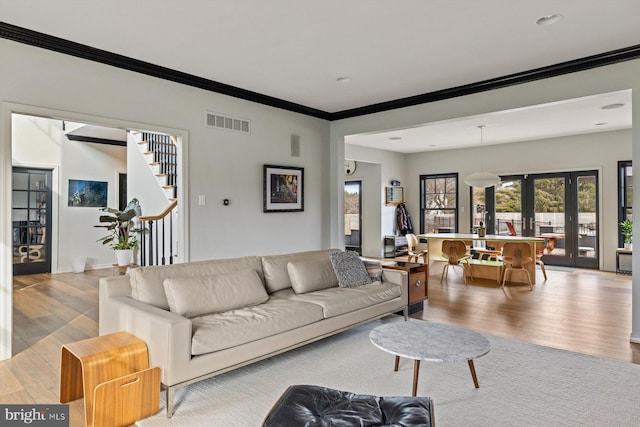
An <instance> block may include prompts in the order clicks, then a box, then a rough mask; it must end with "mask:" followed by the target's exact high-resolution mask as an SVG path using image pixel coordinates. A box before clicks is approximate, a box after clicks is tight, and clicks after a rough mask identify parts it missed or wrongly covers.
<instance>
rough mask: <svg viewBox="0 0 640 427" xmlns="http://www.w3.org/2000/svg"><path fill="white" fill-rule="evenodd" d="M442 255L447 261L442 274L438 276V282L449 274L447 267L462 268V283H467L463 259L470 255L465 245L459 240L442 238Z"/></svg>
mask: <svg viewBox="0 0 640 427" xmlns="http://www.w3.org/2000/svg"><path fill="white" fill-rule="evenodd" d="M442 256H443V257H444V258H446V260H447V263H446V264H445V265H444V268H443V269H442V276H441V277H440V283H442V281H443V280H444V278H445V277H447V276H448V275H449V267H460V268H462V277H463V278H464V284H465V285H466V284H467V275H466V271H465V265H466V264H465V260H466V259H467V258H469V257H470V255H469V254H468V253H467V245H465V244H464V242H463V241H461V240H443V241H442Z"/></svg>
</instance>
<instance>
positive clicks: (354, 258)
mask: <svg viewBox="0 0 640 427" xmlns="http://www.w3.org/2000/svg"><path fill="white" fill-rule="evenodd" d="M329 259H330V260H331V265H332V266H333V271H335V273H336V277H337V278H338V286H340V287H341V288H357V287H358V286H362V285H367V284H369V283H372V282H373V280H371V277H369V274H368V273H367V269H366V268H365V266H364V263H363V262H362V260H361V259H360V256H359V255H358V254H357V252H354V251H345V252H335V253H332V254H329Z"/></svg>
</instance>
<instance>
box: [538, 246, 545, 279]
mask: <svg viewBox="0 0 640 427" xmlns="http://www.w3.org/2000/svg"><path fill="white" fill-rule="evenodd" d="M545 246H546V245H545V242H536V265H539V266H540V269H541V270H542V274H543V275H544V280H547V272H546V271H545V269H544V262H542V255H544V249H545Z"/></svg>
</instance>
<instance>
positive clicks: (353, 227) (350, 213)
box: [344, 181, 362, 255]
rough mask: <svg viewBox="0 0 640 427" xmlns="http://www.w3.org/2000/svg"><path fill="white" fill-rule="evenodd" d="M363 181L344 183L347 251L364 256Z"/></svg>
mask: <svg viewBox="0 0 640 427" xmlns="http://www.w3.org/2000/svg"><path fill="white" fill-rule="evenodd" d="M361 224H362V181H345V183H344V241H345V249H348V250H351V251H356V252H357V253H359V254H360V255H362V227H361Z"/></svg>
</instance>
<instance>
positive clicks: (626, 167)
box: [618, 160, 633, 248]
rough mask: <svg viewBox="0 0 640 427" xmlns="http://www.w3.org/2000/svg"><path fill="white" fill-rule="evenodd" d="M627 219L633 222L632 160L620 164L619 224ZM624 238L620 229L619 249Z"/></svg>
mask: <svg viewBox="0 0 640 427" xmlns="http://www.w3.org/2000/svg"><path fill="white" fill-rule="evenodd" d="M625 219H630V220H633V167H632V166H631V160H624V161H620V162H618V223H620V222H622V221H624V220H625ZM623 243H624V237H623V236H622V232H621V230H620V227H618V247H619V248H621V247H622V245H623Z"/></svg>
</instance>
